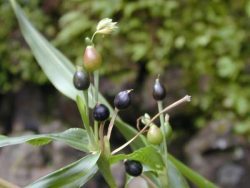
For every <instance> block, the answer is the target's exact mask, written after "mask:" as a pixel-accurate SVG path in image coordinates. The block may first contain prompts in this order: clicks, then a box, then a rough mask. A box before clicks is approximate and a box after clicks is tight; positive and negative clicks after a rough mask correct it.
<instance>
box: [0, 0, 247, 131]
mask: <svg viewBox="0 0 250 188" xmlns="http://www.w3.org/2000/svg"><path fill="white" fill-rule="evenodd" d="M19 2H20V4H21V5H22V7H24V9H25V10H26V13H27V16H28V17H29V18H30V19H31V20H32V22H33V23H34V25H35V26H36V27H37V28H38V30H40V31H41V32H42V33H44V35H45V36H46V37H47V38H49V39H50V40H52V41H53V43H54V44H55V46H56V47H58V48H60V49H61V50H62V52H63V53H64V54H66V56H68V57H69V58H70V59H71V60H72V61H74V62H75V64H80V63H81V61H82V53H83V49H84V45H85V42H84V37H85V36H86V35H90V33H91V31H93V30H94V29H95V28H94V26H95V25H96V23H97V21H98V20H100V19H101V18H105V17H110V18H113V20H114V21H118V22H119V26H120V29H119V35H117V36H114V37H112V39H110V40H103V43H102V48H100V49H99V50H101V51H102V52H101V53H102V54H103V56H104V57H103V59H104V60H105V66H104V68H103V69H102V74H103V75H104V76H105V77H107V78H108V79H109V80H113V81H114V80H115V82H116V84H118V85H119V84H120V85H121V84H123V83H125V82H137V84H138V85H140V84H141V83H145V82H144V81H145V80H146V79H147V78H150V77H153V78H155V75H157V74H158V73H161V75H162V77H163V79H164V80H165V83H166V86H167V87H168V91H169V95H170V96H171V94H173V95H174V96H175V97H178V95H183V93H189V94H192V96H193V102H192V107H191V108H190V109H189V111H188V112H187V113H188V115H193V114H197V113H199V117H200V118H196V123H195V124H196V126H203V125H204V124H205V122H206V121H207V120H210V119H222V118H227V119H230V120H231V121H232V122H234V124H235V125H237V126H235V127H236V131H237V132H239V133H243V134H248V132H250V117H249V114H250V100H249V99H250V87H249V84H250V59H249V54H250V38H249V37H250V33H249V29H250V1H247V0H238V1H233V0H231V1H226V0H212V1H199V0H190V1H165V0H155V1H151V0H143V1H130V0H109V1H106V0H86V1H81V0H74V1H59V0H54V1H50V0H43V1H41V0H20V1H19ZM0 23H1V30H0V59H1V63H0V70H1V71H0V88H1V89H0V91H1V93H2V94H4V93H11V92H15V91H17V90H18V89H19V88H21V87H22V86H23V85H24V84H25V83H27V82H32V83H35V84H41V85H46V84H49V83H48V81H47V79H46V78H45V76H44V74H43V73H42V72H41V70H40V68H39V67H38V65H37V64H36V63H34V61H35V60H34V59H33V56H32V54H31V52H30V50H29V49H28V47H27V45H26V44H25V42H24V40H23V38H22V36H21V34H20V32H19V29H18V26H17V21H16V19H15V17H14V14H13V12H12V10H11V7H10V5H9V3H8V1H7V0H2V1H1V3H0ZM10 39H12V40H10ZM13 39H14V40H13ZM96 40H101V38H97V39H96ZM97 47H98V46H97ZM13 49H15V50H13Z"/></svg>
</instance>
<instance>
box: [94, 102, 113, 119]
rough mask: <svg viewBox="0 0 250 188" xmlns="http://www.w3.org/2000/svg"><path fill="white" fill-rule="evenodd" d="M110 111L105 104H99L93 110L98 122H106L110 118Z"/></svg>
mask: <svg viewBox="0 0 250 188" xmlns="http://www.w3.org/2000/svg"><path fill="white" fill-rule="evenodd" d="M109 114H110V113H109V109H108V108H107V107H106V106H105V105H104V104H97V105H95V107H94V109H93V116H94V119H95V120H96V121H105V120H106V119H108V118H109Z"/></svg>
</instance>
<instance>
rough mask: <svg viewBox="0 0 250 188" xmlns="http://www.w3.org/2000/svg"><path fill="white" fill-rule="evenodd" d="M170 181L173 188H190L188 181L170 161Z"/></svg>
mask: <svg viewBox="0 0 250 188" xmlns="http://www.w3.org/2000/svg"><path fill="white" fill-rule="evenodd" d="M168 181H169V187H171V188H189V185H188V183H187V181H186V179H185V178H184V177H183V176H182V174H181V173H180V172H179V170H178V169H177V168H176V167H175V166H174V164H173V163H172V162H171V161H168Z"/></svg>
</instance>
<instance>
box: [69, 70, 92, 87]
mask: <svg viewBox="0 0 250 188" xmlns="http://www.w3.org/2000/svg"><path fill="white" fill-rule="evenodd" d="M73 83H74V86H75V88H76V89H78V90H86V89H88V88H89V85H90V81H89V76H88V74H87V73H85V72H83V71H80V70H77V71H76V72H75V74H74V77H73Z"/></svg>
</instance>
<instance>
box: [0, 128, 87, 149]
mask: <svg viewBox="0 0 250 188" xmlns="http://www.w3.org/2000/svg"><path fill="white" fill-rule="evenodd" d="M51 140H56V141H61V142H64V143H65V144H68V145H69V146H71V147H73V148H75V149H78V150H81V151H85V152H87V151H89V140H88V135H87V133H86V131H85V130H84V129H79V128H71V129H68V130H66V131H64V132H61V133H52V134H41V135H25V136H20V137H0V147H4V146H9V145H15V144H21V143H25V142H27V143H30V144H32V145H44V144H48V143H49V142H50V141H51Z"/></svg>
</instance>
